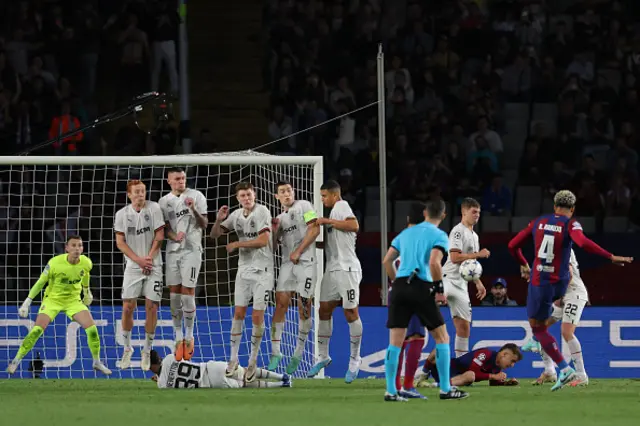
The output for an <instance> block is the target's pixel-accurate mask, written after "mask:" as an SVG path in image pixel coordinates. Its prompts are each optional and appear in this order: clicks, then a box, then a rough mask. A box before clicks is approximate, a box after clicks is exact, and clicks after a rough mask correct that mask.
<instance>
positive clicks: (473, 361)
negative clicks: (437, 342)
mask: <svg viewBox="0 0 640 426" xmlns="http://www.w3.org/2000/svg"><path fill="white" fill-rule="evenodd" d="M521 360H522V352H520V349H519V348H518V346H517V345H516V344H514V343H507V344H506V345H504V346H503V347H501V348H500V349H499V350H498V351H494V350H491V349H489V348H482V349H476V350H475V351H471V352H467V353H466V354H464V355H462V356H460V357H458V358H453V359H452V360H451V364H450V368H449V370H450V373H449V374H450V376H451V385H452V386H465V385H470V384H471V383H476V382H482V381H484V380H489V384H490V385H491V386H517V385H518V384H519V382H518V380H516V379H507V374H506V373H505V372H504V371H502V370H506V369H507V368H511V367H513V366H514V365H516V362H518V361H521ZM422 371H423V372H424V373H425V374H426V376H425V378H424V379H423V380H426V379H427V378H428V377H429V376H431V377H433V380H435V381H436V382H439V381H440V375H439V374H438V366H437V365H436V351H435V349H434V350H433V351H432V352H431V353H430V354H429V357H428V358H427V361H426V362H425V364H424V367H423V369H422Z"/></svg>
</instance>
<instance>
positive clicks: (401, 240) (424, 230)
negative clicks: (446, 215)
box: [391, 222, 449, 282]
mask: <svg viewBox="0 0 640 426" xmlns="http://www.w3.org/2000/svg"><path fill="white" fill-rule="evenodd" d="M391 246H392V247H393V248H394V249H396V250H397V251H398V253H400V256H402V262H400V265H399V266H398V272H397V273H396V277H398V278H403V277H409V276H410V275H411V274H412V273H414V272H415V273H416V274H417V277H418V278H420V279H421V280H422V281H427V282H431V281H433V279H432V277H431V269H430V268H429V258H430V257H431V250H433V249H434V248H438V249H440V250H442V251H443V252H444V253H446V252H447V251H448V250H449V241H447V234H446V233H445V232H444V231H443V230H441V229H440V228H438V227H437V226H435V225H433V224H432V223H429V222H422V223H420V224H418V225H414V226H411V227H409V228H406V229H404V230H403V231H402V232H400V233H399V234H398V235H397V236H396V237H395V238H394V239H393V241H392V242H391Z"/></svg>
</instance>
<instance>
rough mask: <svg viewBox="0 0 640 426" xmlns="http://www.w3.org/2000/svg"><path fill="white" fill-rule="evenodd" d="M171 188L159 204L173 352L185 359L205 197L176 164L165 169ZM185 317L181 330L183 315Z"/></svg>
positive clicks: (204, 219)
mask: <svg viewBox="0 0 640 426" xmlns="http://www.w3.org/2000/svg"><path fill="white" fill-rule="evenodd" d="M167 182H168V183H169V186H170V187H171V192H170V193H168V194H167V195H165V196H164V197H162V198H160V201H158V204H160V208H161V209H162V214H163V216H164V220H165V223H166V228H165V230H166V231H165V236H166V237H167V240H168V241H167V248H166V250H167V257H166V262H167V264H166V273H165V275H166V279H167V285H168V286H169V292H170V293H169V294H170V296H169V297H170V306H171V318H172V320H173V330H174V334H175V340H176V344H175V350H174V355H175V357H176V359H177V360H178V361H181V360H182V359H183V358H184V359H186V360H187V361H188V360H190V359H191V357H192V356H193V351H194V347H195V343H194V338H193V328H194V323H195V319H196V284H197V283H198V276H199V275H200V267H201V266H202V253H203V249H202V230H203V229H206V228H207V225H208V224H209V220H208V219H207V199H206V197H205V196H204V194H202V192H200V191H197V190H195V189H191V188H187V175H186V174H185V172H184V170H182V169H181V168H179V167H174V168H171V169H169V170H168V171H167ZM183 317H184V334H183V333H182V319H183Z"/></svg>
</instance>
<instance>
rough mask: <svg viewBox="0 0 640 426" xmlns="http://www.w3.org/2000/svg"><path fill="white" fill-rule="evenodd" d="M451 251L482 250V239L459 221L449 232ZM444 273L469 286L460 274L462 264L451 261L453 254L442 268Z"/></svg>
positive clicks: (464, 252)
mask: <svg viewBox="0 0 640 426" xmlns="http://www.w3.org/2000/svg"><path fill="white" fill-rule="evenodd" d="M449 251H450V252H454V251H455V252H458V253H462V254H469V253H477V252H479V251H480V240H479V239H478V234H476V233H475V231H473V230H472V229H469V228H467V227H466V226H465V225H464V224H462V223H459V224H457V225H456V226H454V227H453V229H452V230H451V232H450V233H449ZM442 273H443V274H444V275H446V276H447V278H448V279H450V280H451V281H452V282H453V283H455V284H459V285H461V286H463V287H466V286H467V282H466V281H464V280H463V279H462V277H461V276H460V264H459V263H453V262H452V261H451V255H449V257H447V261H446V262H445V264H444V267H443V268H442Z"/></svg>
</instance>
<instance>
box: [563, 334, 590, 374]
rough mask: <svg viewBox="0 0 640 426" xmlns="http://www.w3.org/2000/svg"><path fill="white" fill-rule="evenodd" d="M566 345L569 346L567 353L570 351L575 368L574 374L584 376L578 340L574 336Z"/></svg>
mask: <svg viewBox="0 0 640 426" xmlns="http://www.w3.org/2000/svg"><path fill="white" fill-rule="evenodd" d="M567 344H568V345H569V351H571V358H572V359H573V363H574V364H575V366H576V372H578V374H584V375H585V376H586V375H587V372H586V371H585V369H584V359H583V358H582V345H581V344H580V340H578V338H577V337H576V336H573V339H571V340H570V341H568V342H567Z"/></svg>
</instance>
